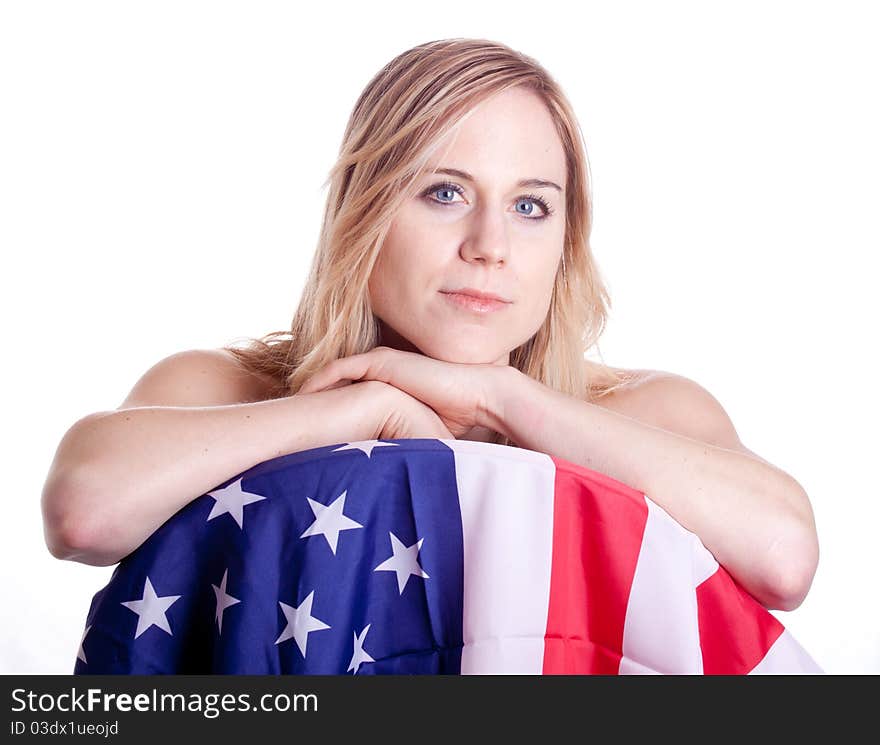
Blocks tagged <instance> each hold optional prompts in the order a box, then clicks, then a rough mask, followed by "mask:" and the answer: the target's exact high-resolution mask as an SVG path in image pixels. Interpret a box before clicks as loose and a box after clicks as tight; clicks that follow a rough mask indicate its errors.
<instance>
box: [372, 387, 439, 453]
mask: <svg viewBox="0 0 880 745" xmlns="http://www.w3.org/2000/svg"><path fill="white" fill-rule="evenodd" d="M386 387H387V388H388V391H389V393H390V394H391V395H390V396H389V401H390V404H389V406H388V408H387V412H388V414H387V416H386V417H385V419H384V421H382V422H380V424H379V433H378V434H377V435H376V437H375V438H374V439H377V440H403V439H412V438H437V439H439V440H454V439H455V437H453V435H452V433H451V432H450V431H449V430H448V429H447V428H446V425H444V424H443V422H442V420H441V419H440V417H439V416H437V412H436V411H434V410H433V409H432V408H431V407H430V406H426V405H425V404H423V403H422V402H421V401H419V400H418V399H417V398H413V397H412V396H410V395H409V394H408V393H404V392H403V391H401V390H398V389H397V388H395V387H394V386H390V385H389V386H386Z"/></svg>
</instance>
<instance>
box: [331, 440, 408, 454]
mask: <svg viewBox="0 0 880 745" xmlns="http://www.w3.org/2000/svg"><path fill="white" fill-rule="evenodd" d="M390 447H395V448H396V447H400V445H399V444H398V443H396V442H379V441H378V440H358V441H357V442H349V443H348V444H347V445H343V446H342V447H338V448H334V449H333V450H331V451H330V452H331V453H338V452H339V451H340V450H362V451H363V452H365V453H366V454H367V457H368V458H369V457H370V455H371V453H372V452H373V448H390Z"/></svg>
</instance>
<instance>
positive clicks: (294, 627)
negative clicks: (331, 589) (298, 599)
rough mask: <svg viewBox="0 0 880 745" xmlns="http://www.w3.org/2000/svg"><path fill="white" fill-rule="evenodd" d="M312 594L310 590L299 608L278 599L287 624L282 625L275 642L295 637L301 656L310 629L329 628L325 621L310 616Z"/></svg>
mask: <svg viewBox="0 0 880 745" xmlns="http://www.w3.org/2000/svg"><path fill="white" fill-rule="evenodd" d="M314 596H315V591H314V590H312V591H311V592H310V593H309V595H308V597H307V598H306V599H305V600H303V601H302V603H301V604H300V606H299V608H294V607H293V606H291V605H287V603H282V602H281V601H280V600H279V601H278V605H280V606H281V610H282V611H283V612H284V617H285V618H286V619H287V626H285V627H284V631H282V632H281V636H279V637H278V638H277V639H276V640H275V643H276V644H280V643H281V642H283V641H286V640H287V639H290V637H293V638H294V639H296V646H298V647H299V651H300V652H302V656H303V657H305V656H306V644H307V643H308V641H309V634H310V633H311V632H312V631H321V630H322V629H329V628H330V627H329V626H328V625H327V624H326V623H324V622H323V621H320V620H318V619H317V618H314V617H313V616H312V599H313V598H314Z"/></svg>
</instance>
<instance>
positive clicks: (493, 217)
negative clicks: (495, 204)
mask: <svg viewBox="0 0 880 745" xmlns="http://www.w3.org/2000/svg"><path fill="white" fill-rule="evenodd" d="M460 253H461V257H462V258H463V259H464V260H465V261H481V262H483V263H486V264H490V265H492V264H498V263H501V262H503V261H507V260H508V258H509V255H510V244H509V239H508V236H507V224H506V222H505V220H504V215H502V214H500V213H498V212H496V211H494V210H491V209H486V208H485V207H483V208H481V209H478V210H475V211H474V218H473V220H472V221H471V222H470V224H469V226H468V232H467V234H466V235H465V238H464V241H463V242H462V245H461V249H460Z"/></svg>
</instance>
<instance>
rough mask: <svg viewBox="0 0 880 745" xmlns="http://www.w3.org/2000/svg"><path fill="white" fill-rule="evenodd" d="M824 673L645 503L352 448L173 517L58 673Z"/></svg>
mask: <svg viewBox="0 0 880 745" xmlns="http://www.w3.org/2000/svg"><path fill="white" fill-rule="evenodd" d="M822 672H823V671H822V670H821V669H820V668H819V666H818V665H817V664H816V663H815V661H814V660H813V659H812V658H811V657H810V655H809V654H808V653H807V652H806V651H805V650H804V649H803V648H802V647H801V646H800V644H799V643H798V642H797V641H796V640H795V639H794V638H793V637H792V636H791V634H790V633H789V632H788V631H787V630H786V629H785V628H784V627H783V625H782V624H781V623H780V622H779V621H778V620H777V619H776V618H775V616H774V615H773V614H772V613H770V611H768V610H767V609H766V608H764V607H763V606H761V605H760V604H759V603H758V602H757V601H756V600H755V599H754V598H752V597H751V596H750V595H749V594H748V593H747V592H746V591H745V590H744V589H743V588H742V587H741V586H739V585H738V584H737V583H736V581H735V580H734V579H733V578H732V577H731V575H729V574H728V573H727V571H726V570H725V569H724V568H723V567H722V566H720V565H719V564H718V562H717V561H716V560H715V558H714V557H713V556H712V554H711V553H710V552H709V551H708V550H707V549H706V548H705V546H703V544H702V542H701V541H700V540H699V538H698V537H697V536H696V535H694V534H693V533H691V532H689V531H688V530H686V529H685V528H683V527H682V526H681V525H680V524H679V523H677V522H676V521H675V520H674V519H673V518H672V517H671V516H670V515H669V514H667V513H666V512H665V511H664V510H663V509H662V508H661V507H660V506H659V505H658V504H656V503H654V502H653V501H652V500H651V499H650V498H649V497H648V496H647V495H645V494H643V493H641V492H639V491H637V490H635V489H633V488H630V487H629V486H626V485H625V484H622V483H620V482H618V481H616V480H614V479H612V478H610V477H608V476H606V475H604V474H601V473H598V472H596V471H591V470H589V469H587V468H583V467H581V466H579V465H577V464H574V463H570V462H568V461H565V460H562V459H558V458H554V457H552V456H549V455H546V454H544V453H537V452H534V451H530V450H525V449H521V448H514V447H508V446H505V445H495V444H492V443H483V442H471V441H465V440H433V439H404V440H368V441H363V442H352V443H340V444H337V445H331V446H327V447H319V448H314V449H311V450H306V451H302V452H298V453H291V454H289V455H284V456H281V457H278V458H274V459H272V460H269V461H266V462H264V463H260V464H258V465H256V466H254V467H253V468H250V469H248V470H247V471H245V472H243V473H241V474H239V475H237V476H235V477H234V478H232V479H229V480H228V481H226V482H225V483H223V484H221V485H220V486H218V487H217V488H216V489H214V490H212V491H210V492H208V493H207V494H204V495H202V496H200V497H198V498H197V499H195V500H193V501H192V502H190V503H189V504H188V505H186V506H185V507H184V508H183V509H181V510H180V511H179V512H178V513H177V514H175V515H174V516H173V517H171V518H170V519H169V520H168V521H167V522H165V523H164V524H163V525H162V526H161V527H160V528H159V529H158V530H157V531H156V532H155V533H154V534H153V535H152V536H150V538H148V539H147V541H145V542H144V543H143V544H142V545H141V546H140V547H139V548H138V549H137V550H136V551H134V552H133V553H132V554H131V555H129V556H127V557H126V558H125V559H123V560H122V561H121V562H120V563H119V565H118V566H117V567H116V568H115V569H114V571H113V575H112V577H111V578H110V581H109V582H108V583H107V585H106V586H105V587H104V588H103V589H101V590H100V591H98V592H97V593H96V594H95V596H94V597H93V599H92V602H91V606H90V609H89V613H88V617H87V620H86V625H85V629H84V632H83V636H82V641H81V643H80V647H79V650H78V651H77V656H76V661H75V663H74V673H75V674H207V673H210V674H348V675H352V674H357V675H381V674H447V675H448V674H464V675H468V674H529V675H540V674H604V675H617V674H636V675H641V674H667V675H679V674H809V673H822Z"/></svg>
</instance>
